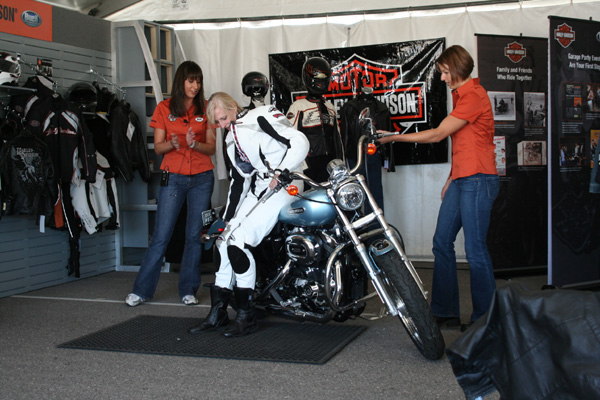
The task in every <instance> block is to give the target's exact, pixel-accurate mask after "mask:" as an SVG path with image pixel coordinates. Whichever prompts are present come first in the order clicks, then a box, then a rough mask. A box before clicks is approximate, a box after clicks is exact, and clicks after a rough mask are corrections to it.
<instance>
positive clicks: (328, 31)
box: [174, 1, 600, 260]
mask: <svg viewBox="0 0 600 400" xmlns="http://www.w3.org/2000/svg"><path fill="white" fill-rule="evenodd" d="M557 3H558V4H557ZM539 4H546V6H533V5H539ZM548 4H550V5H548ZM552 4H555V5H552ZM599 5H600V1H595V2H577V3H576V2H571V3H568V4H564V1H555V2H548V1H539V2H527V3H521V6H519V5H516V6H515V5H514V4H505V5H499V6H492V7H486V8H485V9H483V8H481V7H480V8H478V7H469V8H468V9H465V8H464V7H462V8H449V9H443V10H438V11H436V12H431V11H428V12H414V13H399V14H397V15H391V14H390V15H388V16H386V17H388V18H387V19H371V18H370V17H369V16H368V15H364V16H363V15H361V16H359V17H358V18H356V17H345V18H349V19H354V22H352V23H350V24H348V23H344V22H343V19H342V18H341V17H339V18H338V17H335V18H326V17H324V18H320V19H317V20H316V21H315V20H314V19H296V20H293V21H292V20H285V24H284V23H283V22H284V21H283V20H265V21H258V22H244V21H240V22H236V23H222V24H208V23H197V24H181V25H174V26H175V28H176V29H177V35H178V37H179V40H180V41H181V44H182V47H183V49H184V51H185V56H186V58H187V59H190V60H194V61H196V62H198V63H199V64H200V66H201V67H202V69H203V71H204V74H205V78H204V82H205V92H206V95H207V96H208V95H210V94H211V93H213V92H216V91H225V92H228V93H230V94H231V95H232V96H233V97H234V98H236V100H238V102H239V103H240V104H241V105H246V104H247V103H248V101H249V99H248V98H247V97H245V96H244V95H243V94H242V92H241V79H242V77H243V76H244V74H245V73H247V72H249V71H261V72H263V73H265V74H268V71H269V65H268V55H269V54H272V53H285V52H294V51H304V50H314V49H328V48H339V47H352V46H363V45H372V44H380V43H395V42H404V41H410V40H419V39H431V38H442V37H443V38H445V39H446V45H447V46H450V45H452V44H460V45H462V46H463V47H465V48H466V49H467V50H468V51H469V52H470V53H471V54H472V55H473V56H474V58H476V38H475V34H496V35H519V34H522V35H523V36H530V37H548V16H549V15H559V16H565V17H571V18H579V19H588V18H592V19H594V20H598V19H600V7H598V6H599ZM307 11H308V10H307ZM378 17H380V18H381V17H383V15H379V16H378ZM357 19H358V20H357ZM476 68H477V66H476ZM476 74H477V69H475V71H474V76H476ZM448 98H450V96H449V97H448ZM449 107H450V104H449ZM449 171H450V164H449V163H446V164H430V165H413V166H398V167H397V168H396V172H394V173H384V178H383V184H384V197H385V212H386V216H387V218H388V220H389V222H391V223H392V224H394V225H395V226H397V227H398V228H399V229H400V231H401V232H402V235H403V237H404V241H405V243H406V247H407V252H408V254H409V255H410V256H411V258H413V259H415V260H429V259H432V257H433V256H432V253H431V246H432V244H431V242H432V237H433V232H434V229H435V224H436V218H437V213H438V209H439V206H440V201H441V200H440V191H441V188H442V185H443V183H444V181H445V179H446V178H447V176H448V174H449ZM222 193H225V192H224V191H222ZM221 197H222V195H221ZM456 251H457V257H458V258H459V260H465V252H464V239H463V237H462V234H461V235H459V238H458V239H457V242H456Z"/></svg>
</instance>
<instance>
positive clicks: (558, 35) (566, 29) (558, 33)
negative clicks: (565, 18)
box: [554, 23, 575, 48]
mask: <svg viewBox="0 0 600 400" xmlns="http://www.w3.org/2000/svg"><path fill="white" fill-rule="evenodd" d="M554 39H556V40H557V41H558V43H560V45H561V46H562V47H564V48H567V47H569V46H570V45H571V43H572V42H574V41H575V31H574V30H573V28H571V27H570V26H569V25H567V24H566V23H564V24H562V25H559V26H558V27H557V28H556V29H555V30H554Z"/></svg>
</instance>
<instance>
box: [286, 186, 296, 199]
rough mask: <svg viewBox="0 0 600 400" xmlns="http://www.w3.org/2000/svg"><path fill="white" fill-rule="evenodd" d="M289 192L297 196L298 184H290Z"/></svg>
mask: <svg viewBox="0 0 600 400" xmlns="http://www.w3.org/2000/svg"><path fill="white" fill-rule="evenodd" d="M287 192H288V194H289V195H290V196H295V195H297V194H298V186H296V185H290V186H288V187H287Z"/></svg>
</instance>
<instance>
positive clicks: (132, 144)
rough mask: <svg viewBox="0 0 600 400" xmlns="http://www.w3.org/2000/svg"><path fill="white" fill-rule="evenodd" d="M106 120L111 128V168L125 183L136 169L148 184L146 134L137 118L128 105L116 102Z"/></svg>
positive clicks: (148, 170)
mask: <svg viewBox="0 0 600 400" xmlns="http://www.w3.org/2000/svg"><path fill="white" fill-rule="evenodd" d="M108 120H109V121H110V127H111V136H110V151H111V154H112V157H111V158H110V159H109V160H110V162H111V166H112V167H113V168H114V169H116V170H117V171H118V172H119V175H121V176H122V177H123V179H125V182H130V181H131V180H132V179H133V171H134V170H136V169H137V170H139V171H140V176H141V177H142V180H143V181H144V182H148V181H149V180H150V165H149V163H148V152H147V143H146V133H145V130H144V129H143V127H142V124H141V123H140V120H139V118H138V116H137V115H136V114H135V113H134V112H133V110H131V107H130V105H129V104H128V103H125V102H123V101H116V102H113V103H112V104H111V106H110V110H109V112H108ZM115 161H116V164H115V163H114V162H115Z"/></svg>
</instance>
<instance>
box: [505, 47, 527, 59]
mask: <svg viewBox="0 0 600 400" xmlns="http://www.w3.org/2000/svg"><path fill="white" fill-rule="evenodd" d="M504 55H505V56H506V57H508V59H509V60H510V61H512V62H514V63H515V64H516V63H518V62H519V61H521V60H522V59H523V58H525V57H527V50H526V49H525V48H524V47H523V45H522V44H521V43H517V42H512V43H510V44H509V45H508V46H506V47H505V48H504Z"/></svg>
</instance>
